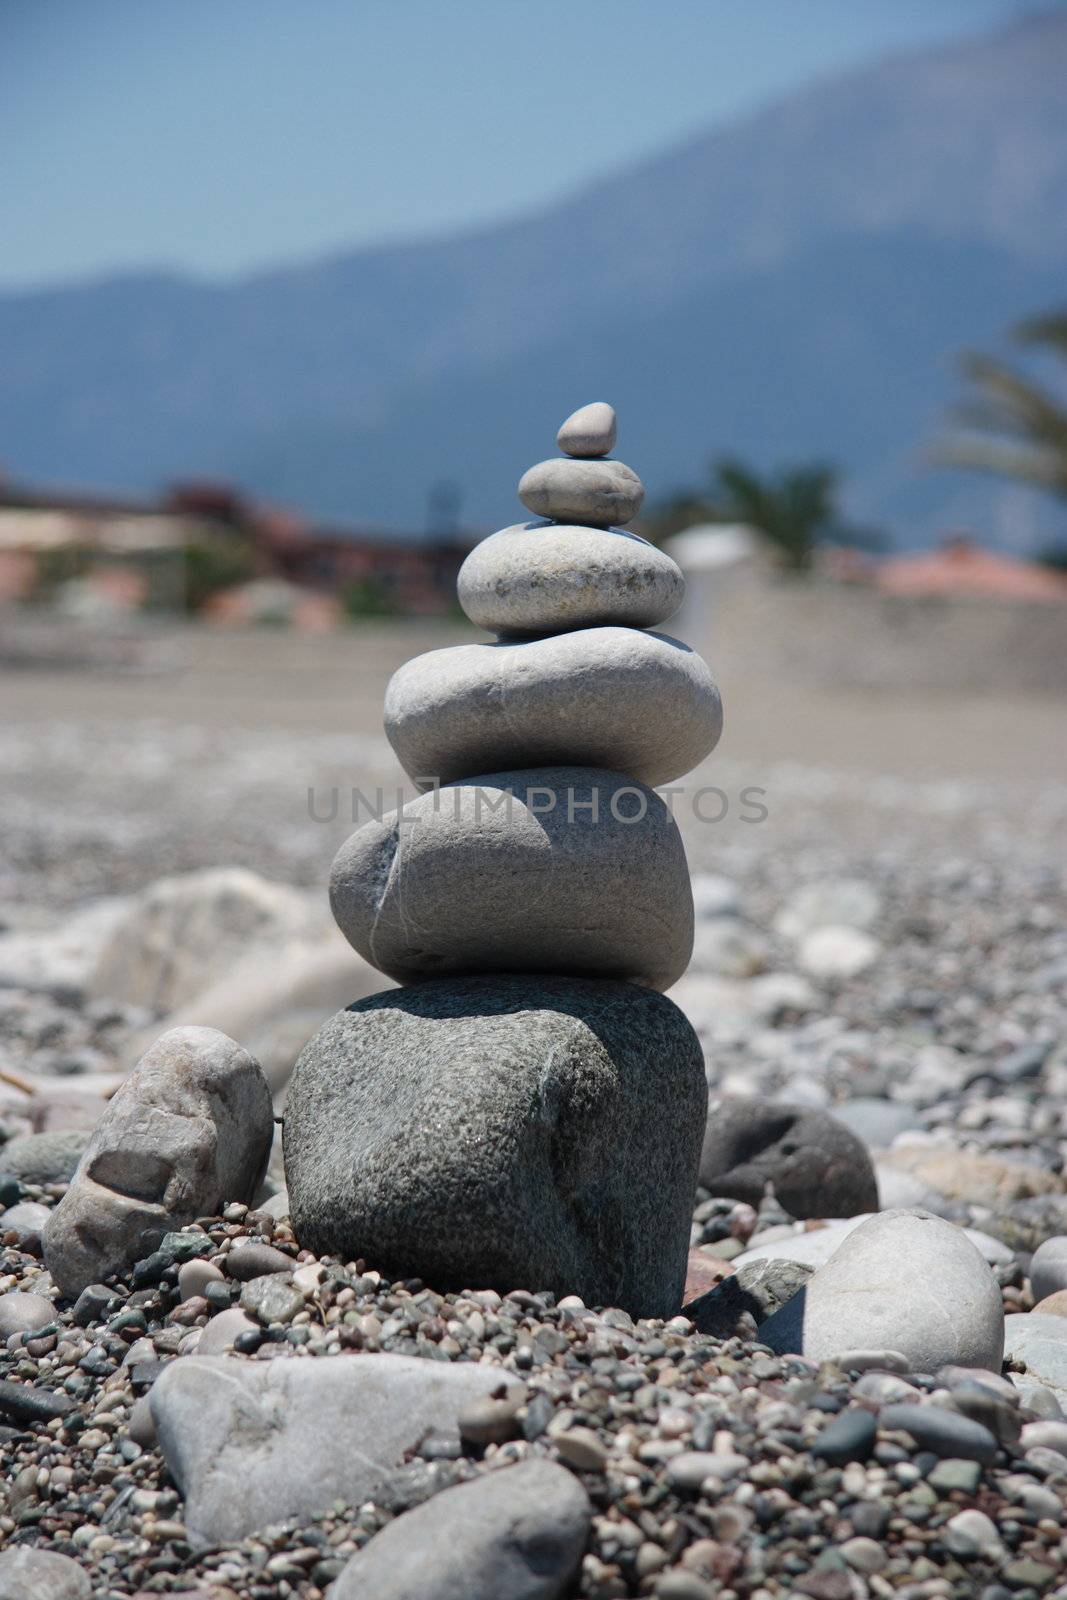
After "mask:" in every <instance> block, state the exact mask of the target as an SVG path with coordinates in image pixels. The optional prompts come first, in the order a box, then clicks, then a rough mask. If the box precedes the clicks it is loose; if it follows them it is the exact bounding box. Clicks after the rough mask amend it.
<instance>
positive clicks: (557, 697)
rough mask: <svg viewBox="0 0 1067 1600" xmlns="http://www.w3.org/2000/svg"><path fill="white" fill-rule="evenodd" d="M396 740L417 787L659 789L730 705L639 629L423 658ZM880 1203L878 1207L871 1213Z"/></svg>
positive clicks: (698, 750) (393, 718) (688, 657)
mask: <svg viewBox="0 0 1067 1600" xmlns="http://www.w3.org/2000/svg"><path fill="white" fill-rule="evenodd" d="M385 731H386V734H387V735H388V737H389V742H390V744H391V745H392V747H393V749H394V750H395V751H396V753H397V756H398V758H399V760H400V763H401V765H402V766H403V768H404V770H405V771H406V772H407V773H408V774H409V776H411V777H412V778H415V779H417V780H418V779H422V780H425V779H428V778H437V779H438V780H439V781H440V782H442V783H449V782H451V781H452V780H453V779H456V778H465V777H469V776H470V775H471V774H472V773H477V772H486V771H493V770H494V769H499V768H505V767H513V766H515V765H516V764H517V763H521V764H522V765H523V766H524V767H533V766H556V765H563V764H565V765H568V766H571V765H574V766H590V767H606V768H609V769H611V770H614V771H619V772H626V773H629V774H630V776H631V777H634V778H638V779H640V781H641V782H642V783H647V784H650V785H653V786H654V785H656V784H660V783H669V782H670V781H671V779H673V778H679V777H681V776H682V774H683V773H686V772H688V771H690V769H691V768H693V767H695V766H696V765H697V764H698V762H700V761H702V760H703V759H704V757H705V756H707V755H708V754H709V753H710V752H711V751H712V750H713V749H714V748H715V745H716V744H717V743H718V739H719V735H720V733H721V732H722V702H721V700H720V699H719V691H718V689H717V688H716V687H715V684H714V683H713V681H712V677H711V673H710V672H709V671H708V668H707V665H706V664H705V662H704V661H703V660H702V659H701V657H700V656H699V655H697V654H696V652H695V651H693V650H690V649H689V647H688V645H684V644H680V643H679V642H678V640H676V639H669V638H667V637H666V636H665V635H663V634H658V633H642V632H640V631H639V630H638V629H636V628H582V629H580V630H578V631H577V632H574V633H566V634H562V635H558V636H556V637H554V638H548V639H531V640H527V641H525V642H523V643H511V644H506V643H499V644H469V645H458V646H455V647H454V648H452V649H448V650H431V651H430V652H429V653H428V654H426V655H421V656H416V657H415V658H414V659H413V660H411V661H408V662H406V663H405V665H404V666H402V667H401V668H400V670H399V671H398V672H395V673H394V674H393V677H392V679H391V680H390V683H389V687H388V689H387V690H386V695H385ZM426 786H427V785H426V784H425V783H424V784H423V787H426ZM873 1182H874V1180H873V1177H872V1179H871V1183H872V1187H873ZM871 1203H877V1196H876V1195H875V1198H874V1201H873V1202H872V1201H870V1200H868V1205H867V1206H866V1207H864V1208H861V1209H869V1207H870V1204H871ZM800 1214H801V1213H797V1215H800ZM841 1214H842V1215H844V1214H845V1213H844V1212H842V1213H841Z"/></svg>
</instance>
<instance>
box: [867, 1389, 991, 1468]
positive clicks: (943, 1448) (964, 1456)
mask: <svg viewBox="0 0 1067 1600" xmlns="http://www.w3.org/2000/svg"><path fill="white" fill-rule="evenodd" d="M878 1425H879V1427H880V1428H883V1429H888V1430H889V1431H890V1432H901V1431H903V1432H904V1433H910V1434H911V1436H912V1438H913V1439H914V1440H915V1443H916V1444H917V1445H918V1446H919V1449H920V1450H932V1451H933V1453H934V1455H936V1456H947V1457H949V1458H951V1459H952V1460H954V1461H981V1462H984V1463H986V1464H988V1463H989V1462H992V1461H995V1460H996V1456H997V1441H996V1439H995V1438H994V1436H993V1434H992V1433H990V1431H989V1429H988V1428H985V1427H983V1426H982V1424H981V1423H980V1422H974V1421H973V1420H972V1419H971V1418H970V1417H961V1416H960V1415H959V1414H958V1413H957V1412H955V1411H949V1410H947V1409H946V1407H944V1406H935V1405H925V1406H924V1405H910V1404H909V1403H908V1402H907V1401H905V1402H903V1403H902V1404H900V1405H892V1406H885V1407H884V1408H883V1409H882V1411H881V1413H880V1415H879V1418H878Z"/></svg>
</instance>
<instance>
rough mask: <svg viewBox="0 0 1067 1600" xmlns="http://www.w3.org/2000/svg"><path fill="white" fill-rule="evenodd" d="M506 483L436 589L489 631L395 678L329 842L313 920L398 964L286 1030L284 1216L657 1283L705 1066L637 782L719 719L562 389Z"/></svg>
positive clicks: (457, 1276)
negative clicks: (373, 784)
mask: <svg viewBox="0 0 1067 1600" xmlns="http://www.w3.org/2000/svg"><path fill="white" fill-rule="evenodd" d="M558 442H559V445H560V448H561V450H562V452H563V454H562V456H561V457H559V458H556V459H553V460H550V461H543V462H541V463H540V464H539V465H537V466H534V467H531V468H530V470H529V471H528V472H527V473H526V474H525V476H524V477H523V479H522V481H521V482H520V484H519V498H520V499H521V500H522V502H523V504H524V505H525V506H526V507H527V508H528V509H529V510H530V511H531V512H533V513H535V516H536V517H537V519H538V520H534V521H530V522H524V523H520V524H518V525H516V526H514V527H509V528H505V529H504V530H503V531H502V532H500V533H495V534H492V535H491V536H490V537H489V538H487V539H485V540H484V541H483V542H482V543H481V544H480V545H478V546H477V547H476V548H475V549H474V550H473V551H472V553H471V554H470V556H469V557H468V558H467V560H466V562H465V563H464V565H463V567H462V569H461V571H460V574H459V583H458V588H459V599H460V603H461V605H462V607H463V609H464V611H465V612H466V614H467V616H468V617H469V618H470V620H471V621H472V622H474V623H475V624H476V625H477V626H479V627H481V628H484V629H486V630H488V631H490V632H492V633H495V634H496V636H497V637H496V640H495V642H491V643H477V644H467V645H460V646H458V647H455V648H450V649H444V650H434V651H431V652H430V653H429V654H427V655H422V656H418V657H417V658H416V659H414V660H413V661H409V662H407V663H406V664H405V665H404V666H403V667H401V668H400V670H399V671H398V672H397V673H396V674H395V675H394V677H393V679H392V681H391V682H390V684H389V687H388V690H387V693H386V701H385V728H386V732H387V734H388V736H389V739H390V741H391V743H392V745H393V748H394V749H395V751H396V753H397V756H398V758H399V760H400V762H401V764H402V766H403V767H404V769H405V771H406V772H407V774H408V776H409V778H410V779H411V782H412V785H413V789H414V794H413V798H412V799H411V800H410V801H409V802H408V803H406V804H405V805H404V806H403V807H402V809H401V810H400V811H398V812H395V813H393V814H392V815H390V816H388V817H385V818H382V819H377V818H375V819H372V820H371V821H369V822H366V823H365V824H364V825H363V826H362V827H360V828H359V829H358V830H357V831H356V832H355V833H354V834H353V835H352V837H351V838H350V839H349V840H348V842H347V843H346V844H345V845H344V846H343V847H342V849H341V851H340V852H339V854H338V856H337V859H336V861H335V863H334V867H333V873H332V880H331V887H330V893H331V903H332V907H333V912H334V916H335V917H336V919H337V922H338V925H339V926H340V928H341V930H342V931H343V933H344V934H345V936H346V938H347V939H348V940H349V942H350V943H351V944H352V945H353V946H354V947H355V949H356V950H358V951H359V953H360V954H361V955H362V956H364V957H365V958H366V959H367V960H368V961H370V962H372V963H373V964H374V965H375V966H377V967H378V968H380V969H381V971H382V972H384V973H387V974H388V975H389V976H390V977H392V978H395V979H396V980H397V981H398V983H399V984H400V985H401V987H400V988H396V989H391V990H388V991H385V992H383V993H380V994H377V995H373V996H371V997H370V998H369V999H365V1000H361V1001H359V1002H358V1003H357V1004H355V1005H353V1006H352V1007H351V1008H350V1009H349V1010H347V1011H343V1012H341V1013H340V1014H339V1015H337V1016H336V1017H334V1018H333V1019H332V1020H331V1021H330V1022H328V1023H327V1024H326V1025H325V1026H324V1027H323V1028H322V1029H321V1030H320V1032H319V1033H318V1034H317V1035H316V1037H315V1038H314V1039H313V1040H312V1041H311V1042H310V1043H309V1044H308V1045H307V1047H306V1048H305V1050H304V1052H303V1054H302V1055H301V1057H300V1059H299V1061H298V1062H297V1065H296V1068H295V1071H294V1074H293V1078H292V1080H291V1083H290V1087H289V1094H288V1099H287V1104H286V1112H285V1124H284V1147H285V1166H286V1179H287V1184H288V1189H289V1202H290V1208H291V1214H292V1220H293V1225H294V1228H295V1231H296V1235H297V1238H298V1239H299V1240H300V1243H301V1244H302V1245H304V1246H306V1247H307V1248H310V1249H312V1250H315V1251H317V1252H319V1253H320V1254H327V1253H329V1254H333V1255H339V1256H341V1257H342V1258H344V1259H355V1258H358V1257H364V1258H365V1259H366V1260H367V1261H368V1262H370V1263H371V1264H372V1265H374V1266H375V1267H377V1268H379V1269H380V1270H382V1271H388V1272H392V1273H393V1274H394V1275H396V1276H398V1277H405V1278H411V1277H419V1278H422V1279H423V1280H424V1281H426V1282H427V1283H429V1284H431V1285H432V1286H433V1287H434V1288H436V1289H439V1290H446V1289H461V1288H495V1289H498V1290H500V1291H502V1292H506V1291H508V1290H511V1289H514V1288H520V1287H521V1288H529V1289H538V1290H542V1289H550V1290H553V1291H554V1292H555V1293H556V1294H558V1295H560V1296H562V1295H564V1294H578V1295H581V1296H582V1297H583V1298H584V1299H585V1301H586V1302H587V1304H610V1305H616V1306H621V1307H623V1308H625V1309H626V1310H628V1311H630V1312H631V1314H633V1315H635V1316H670V1315H672V1314H673V1313H674V1312H676V1311H677V1310H678V1309H679V1306H680V1304H681V1295H682V1288H683V1282H684V1277H685V1265H686V1252H687V1246H688V1239H689V1229H690V1221H691V1213H692V1204H693V1197H694V1190H695V1185H696V1179H697V1167H698V1162H699V1158H700V1148H701V1139H702V1136H703V1132H704V1122H705V1115H706V1104H707V1090H706V1084H705V1076H704V1067H703V1060H702V1055H701V1050H700V1046H699V1044H698V1041H697V1039H696V1036H695V1034H694V1032H693V1030H692V1028H691V1027H690V1025H689V1023H688V1021H687V1020H686V1018H685V1017H684V1016H683V1015H682V1013H681V1011H679V1010H678V1008H677V1007H676V1006H675V1005H674V1004H673V1003H672V1002H671V1001H670V1000H668V999H666V998H665V996H664V995H663V994H662V993H661V991H662V990H665V989H667V988H669V986H670V985H671V984H672V983H674V982H675V981H676V979H678V978H679V977H680V976H681V974H682V972H683V971H684V970H685V967H686V965H687V963H688V961H689V957H690V954H691V950H692V940H693V902H692V893H691V888H690V881H689V872H688V867H687V864H686V859H685V852H684V849H683V846H682V841H681V836H680V834H679V831H678V827H677V825H676V823H675V821H674V817H673V815H672V811H671V808H670V806H669V805H668V804H667V803H666V801H665V800H664V799H663V798H661V796H659V795H658V794H656V793H655V790H654V786H656V785H661V786H662V785H668V784H670V783H671V782H672V781H673V780H675V779H677V778H680V777H681V776H682V775H683V774H684V773H685V772H687V771H688V770H689V769H690V768H691V767H692V766H694V765H695V764H696V763H697V762H699V761H701V760H702V759H703V758H704V757H705V756H706V755H707V754H708V753H709V752H710V751H711V750H712V749H713V748H714V746H715V744H716V742H717V740H718V738H719V734H720V731H721V727H722V708H721V704H720V700H719V695H718V691H717V690H716V687H715V685H714V683H713V682H712V679H711V676H710V674H709V672H708V668H707V666H706V665H705V663H704V662H703V661H702V660H701V658H700V657H699V656H698V655H696V654H695V653H694V652H693V651H692V650H690V649H689V648H687V647H686V646H685V645H684V644H681V643H680V642H679V641H678V640H676V639H671V638H669V637H667V636H666V635H665V634H661V633H655V632H651V631H649V630H650V629H652V628H654V627H655V626H656V625H657V624H658V623H661V622H663V621H664V620H665V619H666V618H668V617H669V616H671V615H672V614H673V613H674V612H675V611H676V610H677V608H678V606H679V605H680V603H681V600H682V594H683V589H684V580H683V578H682V574H681V572H680V571H679V570H678V568H677V566H676V565H675V563H674V562H673V561H671V560H670V559H669V557H668V556H666V555H665V554H663V552H662V551H660V550H658V549H656V547H655V546H654V545H652V544H650V543H648V542H647V541H646V540H645V539H642V538H640V537H638V536H637V535H636V534H633V533H628V532H626V531H625V530H624V528H623V527H622V526H621V525H622V524H625V523H627V522H629V521H630V520H631V519H632V518H633V517H635V516H636V515H637V512H638V510H639V508H640V505H641V501H642V498H643V494H644V491H643V489H642V486H641V482H640V479H639V478H638V477H637V476H636V474H635V473H633V472H632V471H631V470H630V468H629V467H627V466H624V465H623V464H622V462H620V461H616V460H613V459H611V458H610V457H609V452H610V450H611V449H612V447H613V445H614V443H615V413H614V411H613V410H612V408H611V407H610V406H608V405H605V404H603V403H600V402H598V403H596V404H593V405H588V406H584V407H583V408H582V409H581V410H580V411H576V412H575V413H574V415H573V416H571V417H569V418H568V419H567V421H566V422H565V423H564V424H563V426H562V428H561V429H560V431H559V435H558Z"/></svg>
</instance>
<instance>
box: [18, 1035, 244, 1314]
mask: <svg viewBox="0 0 1067 1600" xmlns="http://www.w3.org/2000/svg"><path fill="white" fill-rule="evenodd" d="M273 1136H274V1112H273V1107H272V1105H271V1099H270V1091H269V1090H268V1088H267V1085H266V1083H265V1081H264V1079H263V1074H262V1073H261V1072H260V1070H259V1067H258V1065H257V1064H256V1062H255V1061H254V1060H253V1059H252V1057H251V1056H250V1055H248V1053H247V1052H246V1051H244V1050H242V1049H241V1047H240V1046H239V1045H237V1044H235V1043H234V1041H233V1040H232V1039H228V1038H227V1037H226V1035H225V1034H223V1033H218V1032H217V1031H216V1030H215V1029H214V1028H193V1027H189V1028H174V1029H172V1030H171V1031H170V1032H169V1033H165V1034H164V1035H163V1036H162V1037H161V1038H160V1039H158V1040H157V1041H156V1043H155V1044H154V1045H153V1046H152V1047H151V1049H150V1050H149V1051H148V1052H147V1053H146V1054H145V1055H144V1056H143V1057H142V1059H141V1061H140V1063H139V1064H138V1066H137V1067H136V1068H135V1069H134V1071H133V1072H132V1073H131V1074H130V1076H129V1077H128V1078H127V1079H126V1081H125V1083H124V1084H123V1086H122V1088H121V1089H120V1090H119V1091H118V1093H117V1094H116V1095H115V1097H114V1099H113V1100H111V1101H110V1103H109V1105H108V1108H107V1111H106V1112H105V1113H104V1116H103V1117H102V1119H101V1120H100V1122H99V1123H98V1124H97V1126H96V1129H95V1131H94V1133H93V1136H92V1139H91V1141H90V1143H89V1146H88V1148H87V1150H86V1151H85V1154H84V1156H83V1157H82V1160H81V1163H80V1165H79V1167H78V1171H77V1172H76V1174H75V1176H74V1179H73V1181H72V1182H71V1185H70V1187H69V1189H68V1190H67V1192H66V1194H65V1195H64V1197H63V1199H62V1200H61V1201H60V1202H59V1204H58V1206H57V1207H56V1208H55V1210H54V1211H53V1212H52V1215H51V1218H50V1220H49V1222H48V1226H47V1227H46V1229H45V1231H44V1239H43V1245H44V1258H45V1265H46V1266H47V1267H48V1270H49V1272H50V1273H51V1274H52V1277H53V1279H54V1281H55V1283H56V1284H57V1286H58V1287H59V1289H60V1290H61V1292H62V1293H63V1294H67V1295H76V1294H78V1293H79V1292H80V1291H81V1290H82V1289H83V1288H84V1287H85V1286H86V1284H89V1283H93V1282H95V1281H97V1280H99V1279H102V1278H107V1277H108V1276H109V1275H110V1274H112V1273H114V1272H118V1271H121V1270H122V1269H123V1268H124V1267H127V1266H129V1265H130V1264H131V1263H132V1262H134V1261H136V1260H138V1259H139V1258H140V1257H142V1256H145V1255H147V1254H148V1252H149V1251H150V1250H151V1249H152V1248H153V1246H154V1245H155V1243H157V1242H158V1240H159V1238H160V1236H161V1235H162V1234H164V1233H167V1232H168V1231H170V1230H173V1229H176V1228H181V1227H182V1226H184V1225H185V1224H186V1223H189V1222H192V1221H193V1220H194V1218H196V1217H198V1216H203V1215H210V1214H211V1213H212V1212H215V1211H217V1210H218V1209H219V1208H220V1206H221V1205H222V1203H223V1201H225V1200H236V1199H245V1200H247V1199H249V1198H250V1197H251V1195H252V1194H253V1193H254V1192H255V1190H256V1187H257V1186H258V1184H259V1182H260V1179H261V1178H262V1175H263V1172H264V1169H265V1167H266V1164H267V1158H268V1156H269V1154H270V1147H271V1142H272V1140H273Z"/></svg>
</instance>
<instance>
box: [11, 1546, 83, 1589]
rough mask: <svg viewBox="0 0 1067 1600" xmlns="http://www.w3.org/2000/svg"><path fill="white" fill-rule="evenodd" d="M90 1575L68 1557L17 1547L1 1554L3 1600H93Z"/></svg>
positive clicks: (46, 1551) (48, 1551) (49, 1551)
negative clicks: (91, 1599) (91, 1597)
mask: <svg viewBox="0 0 1067 1600" xmlns="http://www.w3.org/2000/svg"><path fill="white" fill-rule="evenodd" d="M92 1592H93V1591H92V1584H91V1583H90V1580H89V1574H88V1573H87V1572H86V1571H85V1569H84V1568H83V1567H80V1566H79V1565H78V1563H77V1562H76V1561H72V1560H71V1558H70V1557H69V1556H61V1555H59V1554H57V1553H56V1552H55V1551H52V1550H37V1549H34V1548H33V1547H32V1546H30V1545H16V1546H14V1547H13V1548H11V1549H9V1550H3V1551H0V1600H90V1596H91V1594H92Z"/></svg>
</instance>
